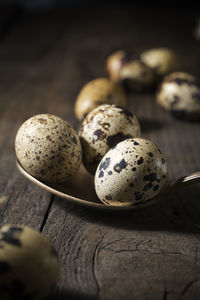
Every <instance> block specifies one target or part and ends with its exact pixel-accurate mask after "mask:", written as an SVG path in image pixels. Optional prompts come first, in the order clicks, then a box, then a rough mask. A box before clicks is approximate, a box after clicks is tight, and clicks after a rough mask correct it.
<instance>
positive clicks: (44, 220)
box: [40, 195, 54, 232]
mask: <svg viewBox="0 0 200 300" xmlns="http://www.w3.org/2000/svg"><path fill="white" fill-rule="evenodd" d="M53 200H54V195H51V198H50V201H49V205H48V207H47V210H46V212H45V214H44V218H43V220H42V223H41V225H40V232H42V231H43V229H44V226H45V224H46V222H47V219H48V216H49V212H50V209H51V207H52V204H53Z"/></svg>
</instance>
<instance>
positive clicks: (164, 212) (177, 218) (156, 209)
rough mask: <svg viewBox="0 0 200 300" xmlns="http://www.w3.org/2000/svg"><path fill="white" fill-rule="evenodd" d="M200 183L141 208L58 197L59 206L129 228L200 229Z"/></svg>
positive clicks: (88, 217)
mask: <svg viewBox="0 0 200 300" xmlns="http://www.w3.org/2000/svg"><path fill="white" fill-rule="evenodd" d="M199 195H200V184H196V185H193V186H191V187H187V188H185V189H184V190H181V191H179V192H178V193H176V194H175V195H172V196H170V197H167V198H166V199H165V200H163V201H161V202H160V203H158V204H155V205H153V206H150V207H147V208H143V209H141V210H137V211H128V212H125V211H124V212H112V213H111V212H102V211H100V210H95V209H92V208H91V209H90V208H85V207H82V206H78V205H75V204H72V203H69V202H67V201H65V200H63V199H59V198H57V197H56V198H55V206H59V207H60V208H61V209H63V210H66V212H67V213H71V214H74V215H76V216H77V217H79V218H84V219H86V220H87V221H88V222H92V223H96V222H98V223H99V224H102V225H107V226H112V227H115V228H123V229H127V230H141V231H142V230H144V231H146V230H149V231H151V230H153V231H175V232H185V233H186V232H191V233H197V234H198V233H200V201H199Z"/></svg>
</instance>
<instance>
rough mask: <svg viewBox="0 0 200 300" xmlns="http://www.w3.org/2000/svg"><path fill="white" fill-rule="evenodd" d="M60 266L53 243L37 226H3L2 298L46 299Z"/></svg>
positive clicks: (0, 246)
mask: <svg viewBox="0 0 200 300" xmlns="http://www.w3.org/2000/svg"><path fill="white" fill-rule="evenodd" d="M59 267H60V266H59V260H58V256H57V253H56V251H55V249H54V248H53V246H52V244H51V243H50V241H49V240H48V239H47V238H46V237H45V236H43V235H42V234H40V233H39V232H37V231H36V230H34V229H32V228H30V227H27V226H19V225H4V226H3V227H1V228H0V299H2V300H11V299H44V297H46V296H47V295H48V294H49V293H50V292H51V291H52V289H53V287H54V286H55V283H56V280H57V277H58V273H59Z"/></svg>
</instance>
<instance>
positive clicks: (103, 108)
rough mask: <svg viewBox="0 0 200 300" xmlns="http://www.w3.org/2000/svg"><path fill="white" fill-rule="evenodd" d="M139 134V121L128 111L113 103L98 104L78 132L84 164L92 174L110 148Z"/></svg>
mask: <svg viewBox="0 0 200 300" xmlns="http://www.w3.org/2000/svg"><path fill="white" fill-rule="evenodd" d="M140 134H141V132H140V125H139V122H138V120H137V118H136V117H135V116H133V115H132V113H131V112H130V111H128V110H126V109H124V108H122V107H119V106H116V105H114V104H113V105H109V104H103V105H100V106H98V107H97V108H95V109H94V110H92V111H91V112H90V113H89V114H88V115H87V116H86V118H85V119H84V120H83V123H82V126H81V129H80V132H79V136H80V141H81V144H82V149H83V164H84V166H85V167H86V169H87V170H88V171H89V172H90V173H91V174H93V175H94V174H95V171H96V168H97V166H98V164H99V162H100V160H101V159H102V157H103V156H104V155H105V154H106V152H108V150H109V149H110V148H112V147H113V146H114V145H116V144H117V143H119V142H121V141H123V140H125V139H127V138H130V137H139V136H140Z"/></svg>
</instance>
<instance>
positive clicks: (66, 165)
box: [15, 114, 82, 182]
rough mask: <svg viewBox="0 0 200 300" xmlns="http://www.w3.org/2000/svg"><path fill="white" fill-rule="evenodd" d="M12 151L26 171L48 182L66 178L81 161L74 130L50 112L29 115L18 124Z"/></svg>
mask: <svg viewBox="0 0 200 300" xmlns="http://www.w3.org/2000/svg"><path fill="white" fill-rule="evenodd" d="M15 151H16V155H17V159H18V160H19V162H20V163H21V165H22V166H23V168H24V169H25V170H26V171H27V172H29V173H30V174H31V175H32V176H34V177H36V178H38V179H41V180H44V181H49V182H63V181H66V180H68V179H69V178H70V177H71V176H72V175H74V174H75V173H76V172H77V170H78V168H79V166H80V163H81V160H82V149H81V144H80V140H79V137H78V134H77V133H76V131H75V130H74V129H73V128H72V127H71V125H70V124H69V123H68V122H66V121H64V120H63V119H61V118H60V117H58V116H55V115H50V114H40V115H36V116H33V117H31V118H30V119H28V120H27V121H25V122H24V123H23V124H22V125H21V127H20V128H19V130H18V132H17V135H16V139H15Z"/></svg>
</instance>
